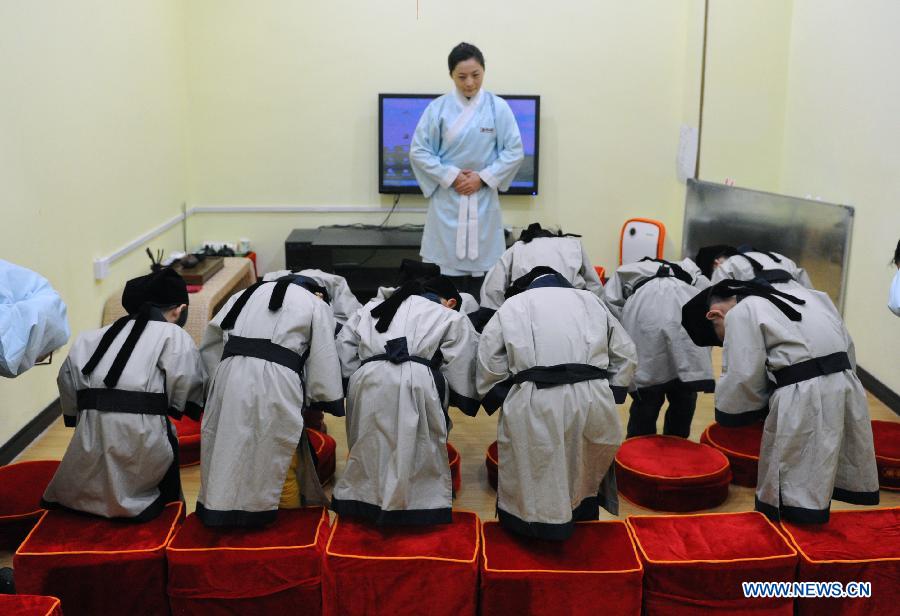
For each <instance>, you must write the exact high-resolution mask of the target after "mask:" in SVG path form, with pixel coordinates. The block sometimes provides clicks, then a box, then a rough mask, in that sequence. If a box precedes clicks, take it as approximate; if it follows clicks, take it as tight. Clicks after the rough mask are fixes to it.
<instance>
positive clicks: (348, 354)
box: [332, 289, 478, 524]
mask: <svg viewBox="0 0 900 616" xmlns="http://www.w3.org/2000/svg"><path fill="white" fill-rule="evenodd" d="M390 293H391V291H390V290H387V289H386V290H385V293H384V294H387V295H390ZM381 301H382V300H378V299H375V300H372V301H370V302H369V303H368V304H366V305H365V306H364V307H363V309H362V310H360V311H359V312H357V313H356V315H354V316H353V317H352V318H351V319H350V320H349V321H348V322H347V325H346V326H345V327H344V329H342V330H341V333H340V334H339V335H338V353H339V354H340V358H341V366H342V370H343V375H344V377H345V378H348V379H349V382H348V390H347V391H348V393H347V445H348V446H349V447H350V457H349V459H348V460H347V465H346V467H345V468H344V473H343V475H342V476H341V478H340V479H339V480H338V482H337V484H336V485H335V487H334V498H333V501H332V509H334V510H335V511H336V512H338V513H339V514H341V515H352V516H361V517H365V518H368V519H370V520H373V521H375V522H377V523H379V524H433V523H443V522H450V520H451V517H450V516H451V513H450V511H451V500H452V488H451V485H450V467H449V460H448V458H447V436H448V433H449V431H450V427H451V426H450V420H449V416H448V415H447V406H448V404H452V405H454V406H457V407H459V408H460V409H461V410H462V411H463V412H466V413H468V414H473V415H474V414H475V413H477V411H478V402H477V400H475V399H474V398H475V383H474V379H475V353H476V350H477V346H478V334H477V333H476V332H475V330H474V328H473V327H472V324H471V323H470V321H469V319H468V318H467V317H466V315H464V314H462V313H460V312H457V311H455V310H451V309H449V308H446V307H444V306H442V305H440V304H438V303H436V302H433V301H431V300H429V299H426V298H424V297H421V296H418V295H414V296H412V297H409V298H407V299H406V300H405V301H404V302H403V303H402V304H401V305H400V308H399V309H398V311H397V313H396V315H395V316H394V319H393V320H392V321H391V324H390V327H388V330H387V331H386V332H384V333H381V332H378V331H377V330H376V329H375V324H376V322H377V319H376V318H375V317H373V316H372V314H371V310H372V308H374V307H375V306H377V305H378V304H379V303H380V302H381ZM404 345H405V350H406V352H407V353H408V355H410V356H415V357H418V358H422V359H423V360H426V361H427V360H432V359H433V358H434V359H435V361H434V363H433V364H432V365H433V366H434V368H433V369H432V368H430V367H429V366H427V365H423V364H421V363H415V362H413V361H408V362H401V363H393V362H392V361H389V360H379V361H370V362H367V363H364V362H365V360H367V359H369V358H372V357H374V356H377V355H382V354H385V353H389V354H392V355H393V356H394V358H395V360H398V361H399V359H400V358H399V355H401V354H402V353H401V351H402V350H403V348H402V347H403V346H404Z"/></svg>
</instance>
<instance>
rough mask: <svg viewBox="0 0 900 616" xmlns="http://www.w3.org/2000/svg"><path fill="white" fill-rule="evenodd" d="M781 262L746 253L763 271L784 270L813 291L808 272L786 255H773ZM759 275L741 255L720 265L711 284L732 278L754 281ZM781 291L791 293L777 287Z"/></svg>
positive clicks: (753, 253)
mask: <svg viewBox="0 0 900 616" xmlns="http://www.w3.org/2000/svg"><path fill="white" fill-rule="evenodd" d="M772 254H773V255H775V256H776V257H778V259H779V260H780V261H781V262H780V263H779V262H777V261H775V260H774V259H772V258H771V257H770V256H769V255H767V254H764V253H762V252H756V251H749V252H747V253H746V255H747V256H748V257H750V258H751V259H753V260H754V261H756V262H757V263H759V264H760V265H761V266H762V267H763V270H783V271H785V272H787V273H788V274H790V275H791V277H793V279H794V280H795V281H796V282H798V283H799V284H800V285H802V286H804V287H806V288H807V289H812V288H813V286H812V282H811V281H810V279H809V275H808V274H807V273H806V270H805V269H803V268H802V267H800V266H799V265H797V264H796V263H794V262H793V261H792V260H790V259H788V258H787V257H785V256H784V255H781V254H778V253H772ZM757 275H758V273H757V272H755V271H754V269H753V265H752V264H751V263H750V261H749V260H747V259H746V258H744V257H742V256H741V255H735V256H733V257H728V258H727V259H726V260H725V262H724V263H722V264H721V265H719V266H718V267H716V268H715V269H714V270H713V274H712V278H711V282H712V284H716V283H717V282H719V281H721V280H725V279H726V278H732V279H734V280H753V279H754V278H756V277H757ZM776 288H778V289H779V290H782V291H784V292H786V293H790V290H788V288H786V287H783V286H779V287H776Z"/></svg>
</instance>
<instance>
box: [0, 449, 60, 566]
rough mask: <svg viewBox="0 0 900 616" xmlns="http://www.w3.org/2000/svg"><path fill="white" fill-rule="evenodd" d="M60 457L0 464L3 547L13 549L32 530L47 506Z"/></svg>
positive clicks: (0, 543) (0, 544)
mask: <svg viewBox="0 0 900 616" xmlns="http://www.w3.org/2000/svg"><path fill="white" fill-rule="evenodd" d="M58 467H59V460H35V461H33V462H19V463H17V464H10V465H8V466H0V550H9V551H13V550H15V549H16V548H17V547H19V544H20V543H22V540H23V539H25V536H26V535H27V534H28V533H29V532H31V529H32V528H34V525H35V524H36V523H37V521H38V520H39V519H40V517H41V514H43V513H44V509H43V508H42V507H41V497H42V496H43V495H44V490H46V489H47V484H48V483H50V480H51V479H53V475H54V473H56V469H57V468H58Z"/></svg>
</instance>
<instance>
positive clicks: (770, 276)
mask: <svg viewBox="0 0 900 616" xmlns="http://www.w3.org/2000/svg"><path fill="white" fill-rule="evenodd" d="M756 278H758V279H760V280H765V281H766V282H790V281H791V280H793V279H794V277H793V276H791V275H790V274H789V273H787V272H786V271H784V270H782V269H774V270H762V271H760V272H756Z"/></svg>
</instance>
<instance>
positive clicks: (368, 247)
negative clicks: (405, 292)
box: [284, 225, 422, 303]
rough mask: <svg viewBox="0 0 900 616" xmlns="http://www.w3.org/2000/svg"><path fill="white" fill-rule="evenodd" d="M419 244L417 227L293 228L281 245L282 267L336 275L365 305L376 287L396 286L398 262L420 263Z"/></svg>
mask: <svg viewBox="0 0 900 616" xmlns="http://www.w3.org/2000/svg"><path fill="white" fill-rule="evenodd" d="M421 245H422V229H421V228H416V227H365V226H356V225H353V226H336V227H319V228H317V229H294V230H293V231H291V234H290V235H289V236H288V238H287V240H285V242H284V255H285V266H286V267H287V269H290V270H300V269H308V268H315V269H320V270H323V271H326V272H330V273H333V274H339V275H341V276H343V277H344V278H346V279H347V284H349V285H350V288H351V289H352V290H353V293H354V294H355V295H356V297H357V298H358V299H359V301H361V302H363V303H365V302H367V301H368V300H370V299H372V298H373V297H375V294H376V293H377V291H378V287H380V286H394V285H396V284H397V278H398V275H399V272H398V268H399V267H400V261H401V260H402V259H415V260H420V257H419V249H420V248H421Z"/></svg>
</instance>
